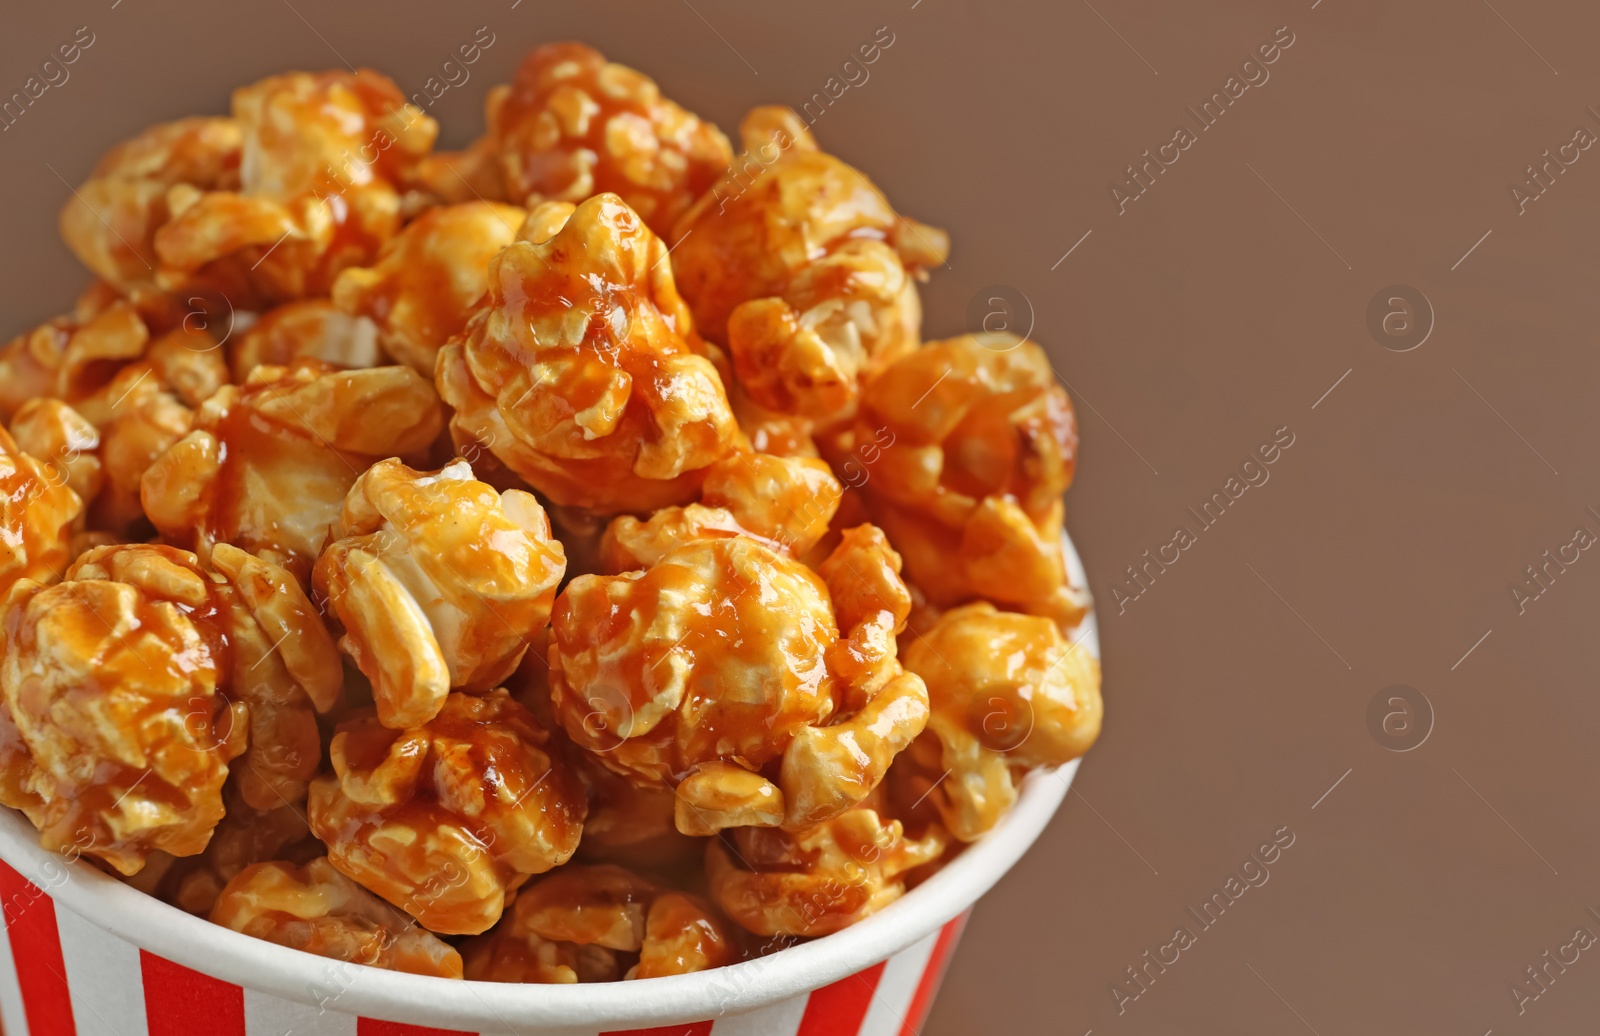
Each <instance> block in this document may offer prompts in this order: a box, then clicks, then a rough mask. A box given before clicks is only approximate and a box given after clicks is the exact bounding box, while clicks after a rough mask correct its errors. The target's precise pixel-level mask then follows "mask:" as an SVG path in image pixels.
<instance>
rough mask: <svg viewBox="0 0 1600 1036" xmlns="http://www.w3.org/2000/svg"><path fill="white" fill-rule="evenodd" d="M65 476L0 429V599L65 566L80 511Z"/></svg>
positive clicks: (50, 577)
mask: <svg viewBox="0 0 1600 1036" xmlns="http://www.w3.org/2000/svg"><path fill="white" fill-rule="evenodd" d="M70 480H71V474H70V471H69V470H64V469H63V467H58V466H57V465H56V464H55V463H47V462H43V461H40V460H39V459H38V458H37V457H35V456H33V455H32V454H29V453H27V452H24V451H23V449H22V448H21V447H20V446H18V445H17V442H16V440H15V439H13V438H12V437H11V436H10V435H9V434H8V433H7V432H6V431H5V430H4V429H0V599H3V598H4V597H5V595H6V593H7V592H8V591H9V590H10V589H11V587H12V585H13V584H15V583H16V582H17V581H19V580H23V579H28V580H32V581H33V582H36V583H54V582H55V581H57V580H58V579H60V578H61V576H62V574H63V573H64V572H65V571H66V568H67V563H68V562H69V561H70V560H71V559H72V534H73V532H74V531H75V530H76V528H77V526H78V523H79V521H80V519H81V518H82V515H83V500H82V499H81V498H80V497H79V496H78V494H77V493H75V492H74V491H73V490H72V487H71V485H70V484H69V483H70Z"/></svg>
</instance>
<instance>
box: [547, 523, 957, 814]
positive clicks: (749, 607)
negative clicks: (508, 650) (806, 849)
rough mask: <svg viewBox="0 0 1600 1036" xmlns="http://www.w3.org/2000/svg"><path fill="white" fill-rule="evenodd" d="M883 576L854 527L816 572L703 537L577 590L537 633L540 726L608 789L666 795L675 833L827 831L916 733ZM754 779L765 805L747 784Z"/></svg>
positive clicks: (899, 606) (917, 706)
mask: <svg viewBox="0 0 1600 1036" xmlns="http://www.w3.org/2000/svg"><path fill="white" fill-rule="evenodd" d="M775 548H776V549H775ZM898 570H899V559H898V557H896V556H895V555H894V552H893V551H892V550H890V549H889V547H888V544H887V542H886V541H885V540H884V539H883V536H882V534H881V533H880V532H878V531H877V530H876V529H874V528H872V527H871V526H863V527H860V528H858V529H853V530H850V532H849V533H848V534H847V535H846V538H845V541H844V542H842V543H841V544H840V546H839V548H838V549H836V550H835V552H834V553H833V554H832V555H830V557H829V558H828V559H827V560H826V561H824V562H823V564H822V565H821V566H820V568H819V570H818V571H813V570H811V569H810V568H807V567H806V566H804V565H802V564H801V563H799V562H798V561H796V560H795V559H794V558H793V557H792V556H790V555H789V554H788V553H787V552H786V551H784V550H783V548H782V547H781V546H778V545H776V544H769V543H768V542H763V541H762V540H760V539H758V538H755V537H752V536H748V535H740V534H733V535H724V534H719V535H713V536H699V535H691V536H690V537H689V538H686V539H684V540H683V541H682V542H680V543H679V544H678V545H676V546H673V547H671V548H670V549H668V550H666V551H665V552H664V553H662V554H661V555H660V556H659V558H658V559H657V560H655V561H654V562H653V563H652V564H651V565H650V566H649V567H648V568H645V569H642V570H636V571H630V572H624V573H622V574H620V575H615V576H599V575H585V576H579V577H578V578H576V579H574V580H573V581H572V582H571V583H570V584H569V585H568V587H567V589H566V590H565V591H564V592H563V593H562V594H561V596H560V597H558V598H557V600H556V609H555V613H554V615H553V616H552V622H551V643H550V655H549V660H550V688H551V697H552V702H553V704H554V707H555V710H556V713H557V715H558V716H559V717H560V719H561V721H562V724H563V726H564V727H565V729H566V731H567V734H568V735H569V736H570V737H571V738H572V739H573V740H574V741H575V742H576V743H577V744H578V745H579V746H581V747H583V748H586V749H587V750H589V751H590V752H592V753H594V754H596V755H597V756H598V758H599V759H600V761H601V762H603V763H604V764H605V765H606V766H608V767H610V768H611V769H613V770H615V771H616V772H617V773H620V774H623V775H625V776H628V777H629V778H630V779H633V780H635V781H638V782H640V783H644V784H653V785H658V786H660V785H665V786H675V787H677V788H678V791H679V795H680V798H682V799H684V801H685V803H687V806H688V812H687V813H685V812H684V810H683V809H681V808H680V810H679V812H678V817H679V819H678V827H679V830H681V831H684V833H686V834H706V833H709V832H710V831H715V830H720V829H721V828H723V827H728V826H731V825H735V824H740V823H750V822H752V819H751V818H752V817H755V816H760V817H764V818H765V821H766V822H775V821H777V820H779V819H781V821H782V822H783V823H784V824H785V825H789V826H799V825H804V824H808V823H812V822H814V821H817V820H822V819H826V818H828V817H831V816H837V815H838V814H839V813H841V812H843V811H844V810H846V809H848V808H849V807H850V806H851V805H853V804H854V803H855V802H857V801H860V800H861V799H862V798H864V797H865V796H866V795H867V794H868V793H869V792H871V791H872V789H873V788H874V787H876V785H877V783H878V781H879V780H881V779H882V776H883V774H884V772H885V771H886V770H887V769H888V766H889V763H890V761H891V760H892V758H893V756H894V755H895V753H896V752H898V751H899V750H900V749H901V748H903V747H904V746H905V745H906V744H908V743H909V742H910V741H911V739H913V738H915V737H916V735H917V734H918V733H920V732H921V730H922V727H923V725H924V723H925V722H926V719H927V698H926V694H925V692H924V690H923V688H922V682H921V680H920V679H918V678H917V677H915V676H914V675H910V674H906V673H903V672H901V671H900V669H899V666H898V664H897V663H896V662H895V660H894V659H895V642H894V634H895V633H896V632H898V631H899V629H900V628H902V625H903V621H904V617H905V613H906V612H907V611H908V610H909V607H910V603H909V596H908V595H907V592H906V589H905V586H904V584H903V583H900V582H899V577H898V574H897V573H898ZM869 598H870V600H869ZM841 631H842V632H841ZM713 764H715V765H713ZM769 765H771V766H772V767H773V768H774V769H775V771H776V772H778V773H779V780H778V784H777V787H776V788H768V787H767V786H766V785H770V784H771V782H770V780H768V779H767V778H766V777H760V775H761V773H762V771H763V770H764V769H766V768H768V767H769ZM724 766H728V767H731V768H728V769H723V768H722V767H724ZM706 768H709V769H706ZM736 771H737V772H736ZM751 775H756V776H758V777H760V779H759V780H757V781H751V780H750V776H751ZM727 782H734V783H735V786H733V787H721V785H724V784H726V783H727ZM762 782H766V784H763V783H762ZM775 792H781V796H778V795H775V794H774V793H775Z"/></svg>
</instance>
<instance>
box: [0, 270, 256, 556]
mask: <svg viewBox="0 0 1600 1036" xmlns="http://www.w3.org/2000/svg"><path fill="white" fill-rule="evenodd" d="M97 307H98V308H97ZM227 380H228V372H227V368H226V365H225V364H224V362H223V360H222V357H221V356H220V355H219V352H218V349H217V343H216V341H215V340H213V339H212V337H211V336H210V334H209V333H207V332H206V331H205V330H203V329H202V328H200V327H191V326H189V325H187V324H184V325H180V326H178V327H175V328H173V329H172V330H170V331H167V332H165V333H162V334H154V333H152V330H151V326H150V323H149V321H148V319H147V318H145V317H143V316H142V315H141V314H140V312H139V310H138V309H137V308H136V307H135V306H134V305H133V304H131V303H130V302H128V301H127V300H124V299H120V298H117V299H112V300H110V301H105V300H96V301H94V302H88V301H87V300H86V303H85V305H82V306H80V311H79V312H77V313H75V314H74V315H73V316H71V317H65V318H58V319H56V320H53V321H50V322H49V323H46V324H44V325H41V326H40V327H38V328H35V329H34V330H33V331H31V332H29V333H27V334H25V335H22V336H19V337H18V338H16V339H13V340H12V341H11V343H10V344H8V345H7V346H5V347H4V349H0V412H9V413H11V414H12V415H13V424H14V425H17V424H18V419H19V418H21V416H22V414H23V410H24V409H25V408H26V409H27V410H28V417H27V422H26V427H25V428H21V426H20V425H18V427H19V428H21V434H23V435H24V436H25V437H28V438H29V439H30V441H32V442H33V444H34V445H35V446H36V447H38V448H41V449H43V448H47V445H48V448H49V449H51V450H52V451H53V452H54V454H55V455H56V456H58V457H60V458H64V459H70V461H71V464H70V466H71V467H73V468H74V469H75V470H76V471H78V472H80V473H81V474H80V475H77V476H75V477H76V478H78V481H79V485H80V487H81V488H82V489H85V490H89V491H90V492H89V494H88V495H84V497H83V499H84V503H85V504H86V505H87V506H88V509H89V513H88V524H89V526H90V527H91V528H93V529H97V530H107V531H110V532H113V533H115V534H117V535H121V536H130V535H133V534H134V533H136V532H137V531H138V530H140V528H141V527H143V528H144V529H146V530H147V529H148V526H144V512H143V509H142V507H141V506H140V502H139V480H140V478H141V476H142V475H143V473H144V471H145V469H146V468H148V467H149V466H150V464H151V462H152V461H153V460H154V459H155V458H156V457H158V456H160V455H161V454H162V453H163V452H165V451H166V449H167V447H169V446H171V445H172V444H173V443H174V442H176V441H177V440H178V439H180V438H182V437H183V436H184V435H185V434H186V433H187V432H188V431H189V428H190V425H191V423H192V421H193V412H192V407H193V406H195V405H197V404H198V403H200V402H201V401H202V400H204V399H205V398H206V397H207V396H209V395H210V394H212V393H213V392H215V391H216V390H217V389H218V388H220V387H221V386H222V385H224V384H226V383H227ZM64 407H65V408H70V413H69V412H68V410H67V409H64ZM69 426H70V428H69ZM63 450H65V452H61V451H63ZM95 467H98V469H99V471H100V473H101V474H100V477H95V476H93V475H91V474H89V472H90V470H91V469H93V468H95ZM80 495H82V494H80Z"/></svg>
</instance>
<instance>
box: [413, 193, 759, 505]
mask: <svg viewBox="0 0 1600 1036" xmlns="http://www.w3.org/2000/svg"><path fill="white" fill-rule="evenodd" d="M564 215H565V216H566V218H565V219H564V220H563V219H562V217H563V216H564ZM557 228H559V229H557ZM521 233H522V236H523V240H521V241H518V242H517V243H515V244H513V245H511V246H510V247H509V248H507V249H505V250H504V251H502V252H501V253H500V254H499V255H498V256H496V257H495V258H494V260H493V261H492V262H491V263H490V267H489V291H488V294H487V295H485V297H484V299H483V301H482V302H481V303H480V304H479V307H478V310H477V312H476V313H475V314H474V315H473V316H472V318H471V319H470V320H469V321H468V323H467V327H466V330H465V331H463V332H462V334H461V336H460V337H459V338H457V339H455V340H453V341H451V342H450V343H449V344H448V345H446V346H445V347H444V349H443V350H442V351H441V352H440V354H439V365H438V369H437V371H436V374H435V377H436V380H437V382H438V386H439V394H440V395H441V396H442V397H443V398H444V400H445V402H447V403H449V404H450V405H451V406H452V407H454V408H455V415H454V417H453V418H452V419H451V424H450V427H451V432H452V434H453V435H454V436H455V438H456V441H457V443H458V445H460V446H462V447H463V448H464V449H465V448H468V447H475V448H480V449H481V448H485V447H486V448H487V449H489V450H491V451H492V452H493V454H494V456H495V457H497V458H499V460H500V461H501V462H502V463H504V464H505V466H506V467H508V468H510V469H511V470H512V471H514V472H515V473H516V474H518V475H520V476H521V477H522V478H524V479H526V480H527V481H528V483H529V484H530V485H532V486H533V488H534V489H536V490H538V491H539V492H541V493H542V494H544V496H545V497H546V498H547V499H549V500H551V501H552V502H554V503H556V504H560V505H565V506H571V507H579V508H584V509H587V510H591V511H595V512H599V513H605V514H616V513H619V512H635V511H639V510H652V509H654V508H657V507H664V506H667V505H670V504H677V503H684V502H686V501H688V500H690V499H692V498H693V496H694V494H695V491H696V490H697V489H698V486H699V479H700V477H701V474H702V469H704V468H705V467H706V466H707V465H709V464H711V463H712V462H713V461H715V460H717V459H718V458H720V457H722V456H724V455H725V454H727V453H728V452H730V451H731V450H732V449H733V447H734V445H735V438H736V436H737V434H738V429H737V426H736V425H735V424H734V420H733V414H732V412H731V411H730V410H729V408H728V398H727V396H726V395H725V394H724V393H723V390H722V381H721V378H720V377H719V376H718V374H717V371H716V368H715V366H714V365H713V364H712V362H711V361H710V360H708V359H707V358H706V357H705V356H703V355H700V354H699V353H698V352H696V351H695V348H696V345H697V343H698V339H695V338H694V334H693V330H692V324H691V321H690V319H689V310H688V307H687V306H685V305H684V303H683V300H682V299H681V298H679V297H678V293H677V289H676V288H675V287H674V286H673V280H672V267H671V265H670V263H668V262H665V261H664V260H665V258H666V246H665V245H663V244H662V243H661V240H660V239H659V238H657V237H656V236H655V235H654V234H653V233H651V232H650V230H649V229H648V228H647V227H646V226H645V225H644V224H643V223H642V222H641V221H640V220H639V217H638V216H637V215H636V214H635V213H634V212H633V211H632V210H631V209H629V208H628V207H627V206H626V205H624V204H623V203H622V202H621V200H620V199H618V198H617V197H616V196H615V195H611V194H602V195H600V196H598V197H595V198H591V199H589V200H588V201H586V202H584V203H583V204H581V205H579V206H577V207H576V209H574V210H572V211H571V212H570V215H567V208H566V207H565V206H561V205H559V203H553V202H552V203H549V204H547V205H546V206H543V207H541V209H540V210H536V211H535V212H533V213H532V214H531V215H530V216H529V218H528V222H527V223H526V224H525V225H524V226H523V228H522V231H521ZM546 234H549V235H550V236H548V237H546V236H545V235H546Z"/></svg>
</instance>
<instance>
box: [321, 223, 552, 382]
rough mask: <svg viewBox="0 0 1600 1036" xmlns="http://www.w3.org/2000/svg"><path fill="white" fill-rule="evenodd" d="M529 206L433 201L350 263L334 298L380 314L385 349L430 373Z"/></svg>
mask: <svg viewBox="0 0 1600 1036" xmlns="http://www.w3.org/2000/svg"><path fill="white" fill-rule="evenodd" d="M527 216H528V212H527V210H526V209H520V208H517V207H515V206H512V205H497V204H494V203H492V202H485V201H478V202H468V203H466V204H463V205H447V206H443V207H440V208H435V209H429V210H428V211H427V212H425V213H423V214H422V215H421V216H419V217H417V219H416V220H414V221H413V222H412V223H411V224H410V225H409V226H407V227H406V228H405V229H404V230H402V231H401V232H400V234H399V236H397V237H395V238H394V239H393V240H391V241H390V242H389V243H388V244H386V245H384V246H383V249H382V250H381V251H380V252H379V253H378V261H377V263H376V264H374V265H373V266H371V267H358V268H352V269H349V270H346V271H344V272H343V273H341V274H340V275H339V279H338V280H337V281H335V282H334V284H333V301H334V302H335V303H337V304H338V305H339V307H340V308H341V309H343V310H344V311H345V312H347V313H351V314H355V315H358V316H365V317H370V318H371V319H372V320H374V321H376V322H377V325H378V334H379V338H380V340H381V341H382V343H383V348H384V351H385V352H387V353H388V354H389V355H390V356H391V357H393V358H394V359H395V360H397V361H398V362H400V363H403V364H406V365H407V366H408V367H410V368H411V369H412V370H414V371H416V372H417V373H418V374H421V375H422V376H423V377H425V378H429V379H431V378H432V377H433V368H434V363H435V360H436V359H437V358H438V355H439V348H440V346H442V345H444V343H445V342H446V341H447V340H448V339H449V338H450V337H451V336H453V335H455V334H457V333H459V332H460V331H461V329H462V328H463V327H465V326H466V323H467V317H468V316H470V315H471V313H472V307H473V305H474V304H475V303H476V302H477V301H478V299H479V298H481V297H482V296H483V293H484V291H485V290H487V288H488V287H489V261H490V260H491V259H493V258H494V257H495V256H497V255H499V254H500V252H501V251H502V250H503V249H504V248H505V247H506V246H507V245H509V244H511V242H513V241H515V240H516V239H517V231H518V230H519V229H521V227H522V222H523V220H525V219H526V218H527Z"/></svg>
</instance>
